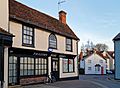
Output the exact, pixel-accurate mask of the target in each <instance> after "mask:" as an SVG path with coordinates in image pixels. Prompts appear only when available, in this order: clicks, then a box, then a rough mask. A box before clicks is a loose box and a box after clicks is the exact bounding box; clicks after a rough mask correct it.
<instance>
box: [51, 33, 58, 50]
mask: <svg viewBox="0 0 120 88" xmlns="http://www.w3.org/2000/svg"><path fill="white" fill-rule="evenodd" d="M49 48H52V49H57V38H56V36H55V35H54V34H50V36H49Z"/></svg>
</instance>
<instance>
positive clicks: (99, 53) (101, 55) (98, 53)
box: [83, 51, 105, 59]
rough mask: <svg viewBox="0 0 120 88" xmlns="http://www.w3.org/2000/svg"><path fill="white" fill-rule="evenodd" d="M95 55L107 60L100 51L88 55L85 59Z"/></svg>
mask: <svg viewBox="0 0 120 88" xmlns="http://www.w3.org/2000/svg"><path fill="white" fill-rule="evenodd" d="M93 54H97V55H99V56H100V57H102V58H103V59H105V57H104V56H103V54H102V53H101V52H99V51H95V52H93V53H90V54H88V55H86V56H83V58H84V59H86V58H88V57H90V56H91V55H93Z"/></svg>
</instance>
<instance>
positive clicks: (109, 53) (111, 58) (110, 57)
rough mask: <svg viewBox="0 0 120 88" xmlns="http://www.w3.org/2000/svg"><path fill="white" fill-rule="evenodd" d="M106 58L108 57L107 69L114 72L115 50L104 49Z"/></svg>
mask: <svg viewBox="0 0 120 88" xmlns="http://www.w3.org/2000/svg"><path fill="white" fill-rule="evenodd" d="M102 54H103V56H104V58H105V59H106V63H107V65H106V70H107V71H113V72H114V52H113V51H104V52H103V53H102Z"/></svg>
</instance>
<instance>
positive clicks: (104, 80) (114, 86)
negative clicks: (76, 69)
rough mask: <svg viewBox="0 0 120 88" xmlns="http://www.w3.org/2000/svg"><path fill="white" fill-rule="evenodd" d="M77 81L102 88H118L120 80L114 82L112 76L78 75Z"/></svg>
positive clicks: (119, 87)
mask: <svg viewBox="0 0 120 88" xmlns="http://www.w3.org/2000/svg"><path fill="white" fill-rule="evenodd" d="M79 80H81V81H82V80H84V81H85V80H86V81H90V82H91V83H94V84H97V85H100V86H102V87H103V88H120V80H114V75H80V76H79Z"/></svg>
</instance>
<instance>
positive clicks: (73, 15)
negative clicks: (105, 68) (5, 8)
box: [17, 0, 120, 50]
mask: <svg viewBox="0 0 120 88" xmlns="http://www.w3.org/2000/svg"><path fill="white" fill-rule="evenodd" d="M17 1H20V2H22V3H24V4H26V5H28V6H30V7H32V8H34V9H37V10H39V11H41V12H44V13H46V14H48V15H50V16H53V17H55V18H57V19H58V11H59V10H64V11H66V12H67V23H68V25H69V26H70V27H71V28H72V30H73V31H74V32H75V34H76V35H77V36H78V37H79V38H80V42H79V50H80V46H81V44H82V43H84V44H85V43H86V42H87V41H88V40H90V41H92V42H93V43H94V44H96V43H105V44H106V45H108V46H109V50H113V41H112V39H113V38H114V37H115V36H116V35H117V34H118V33H119V32H120V0H65V1H66V2H64V3H62V4H61V5H60V6H59V10H58V1H60V0H17ZM61 1H64V0H61Z"/></svg>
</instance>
